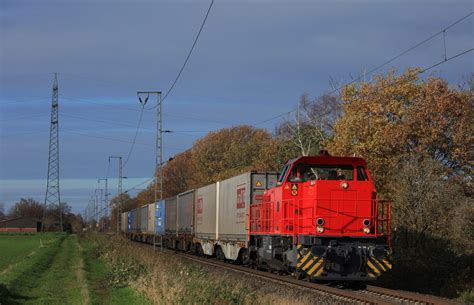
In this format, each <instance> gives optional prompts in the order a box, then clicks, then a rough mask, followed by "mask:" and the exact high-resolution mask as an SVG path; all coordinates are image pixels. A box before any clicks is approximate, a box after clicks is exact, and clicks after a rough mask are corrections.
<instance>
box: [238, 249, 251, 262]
mask: <svg viewBox="0 0 474 305" xmlns="http://www.w3.org/2000/svg"><path fill="white" fill-rule="evenodd" d="M240 255H241V257H240V260H241V262H242V264H243V265H248V264H250V255H249V251H248V250H247V249H243V250H242V251H241V253H240Z"/></svg>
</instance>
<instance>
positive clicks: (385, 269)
mask: <svg viewBox="0 0 474 305" xmlns="http://www.w3.org/2000/svg"><path fill="white" fill-rule="evenodd" d="M371 261H372V263H373V264H374V265H375V266H377V267H378V268H377V269H379V270H380V269H382V271H383V272H385V271H387V268H385V266H384V265H383V264H381V263H380V262H379V261H378V260H377V259H376V258H375V257H371Z"/></svg>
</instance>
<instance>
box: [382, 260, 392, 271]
mask: <svg viewBox="0 0 474 305" xmlns="http://www.w3.org/2000/svg"><path fill="white" fill-rule="evenodd" d="M382 262H383V263H384V265H385V267H387V269H392V264H391V263H390V262H389V261H388V260H386V259H382Z"/></svg>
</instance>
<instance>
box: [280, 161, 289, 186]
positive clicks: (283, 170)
mask: <svg viewBox="0 0 474 305" xmlns="http://www.w3.org/2000/svg"><path fill="white" fill-rule="evenodd" d="M289 167H290V166H289V165H287V166H285V167H284V168H283V169H282V170H281V173H280V174H279V175H278V184H282V183H283V179H285V176H286V172H287V171H288V168H289Z"/></svg>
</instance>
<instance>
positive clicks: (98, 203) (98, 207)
mask: <svg viewBox="0 0 474 305" xmlns="http://www.w3.org/2000/svg"><path fill="white" fill-rule="evenodd" d="M97 192H99V194H100V197H99V196H98V195H97ZM94 193H95V206H96V211H97V215H96V220H97V226H98V227H100V213H101V210H102V208H101V204H102V203H101V202H102V194H103V190H102V189H95V191H94Z"/></svg>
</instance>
